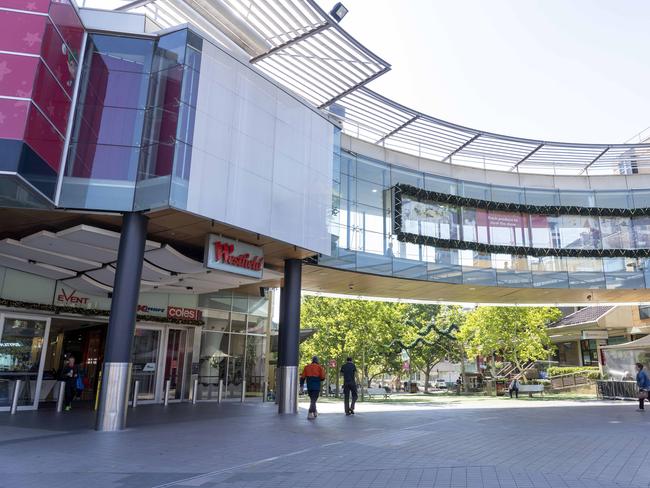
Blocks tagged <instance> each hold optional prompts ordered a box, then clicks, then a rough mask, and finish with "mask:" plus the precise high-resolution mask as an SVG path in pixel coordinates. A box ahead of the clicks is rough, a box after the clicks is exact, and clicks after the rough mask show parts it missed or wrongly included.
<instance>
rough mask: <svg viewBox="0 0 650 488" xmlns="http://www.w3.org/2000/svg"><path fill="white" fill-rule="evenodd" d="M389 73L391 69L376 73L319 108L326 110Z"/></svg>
mask: <svg viewBox="0 0 650 488" xmlns="http://www.w3.org/2000/svg"><path fill="white" fill-rule="evenodd" d="M388 71H390V67H387V68H384V69H382V70H381V71H377V72H376V73H375V74H374V75H372V76H371V77H369V78H366V79H365V80H361V81H360V82H359V83H357V84H356V85H354V86H351V87H350V88H348V89H347V90H345V91H344V92H341V93H339V94H338V95H336V96H335V97H333V98H330V99H329V100H328V101H326V102H325V103H322V104H320V105H319V106H318V108H319V109H324V108H327V107H329V106H330V105H332V104H333V103H336V102H338V101H339V100H340V99H341V98H343V97H344V96H346V95H349V94H350V93H352V92H353V91H355V90H358V89H359V88H361V87H362V86H364V85H367V84H368V83H370V82H371V81H372V80H374V79H376V78H379V77H380V76H381V75H383V74H384V73H387V72H388Z"/></svg>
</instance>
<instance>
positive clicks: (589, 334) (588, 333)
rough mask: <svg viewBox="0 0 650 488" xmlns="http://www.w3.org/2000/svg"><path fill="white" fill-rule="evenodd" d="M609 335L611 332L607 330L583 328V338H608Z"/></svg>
mask: <svg viewBox="0 0 650 488" xmlns="http://www.w3.org/2000/svg"><path fill="white" fill-rule="evenodd" d="M608 337H609V334H608V333H607V331H606V330H583V331H582V339H583V340H588V339H607V338H608Z"/></svg>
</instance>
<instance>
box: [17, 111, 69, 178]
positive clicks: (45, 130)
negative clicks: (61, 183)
mask: <svg viewBox="0 0 650 488" xmlns="http://www.w3.org/2000/svg"><path fill="white" fill-rule="evenodd" d="M24 140H25V142H26V143H27V144H29V146H30V147H31V148H32V149H33V150H34V151H35V152H36V154H38V155H39V156H40V157H41V158H43V160H44V161H45V162H46V163H47V164H48V166H50V168H52V169H53V170H54V171H56V172H58V171H59V167H60V166H61V154H62V153H63V138H62V137H61V136H60V135H59V133H58V132H57V131H56V130H54V127H52V124H50V122H48V120H47V119H46V118H45V117H43V114H41V112H40V111H39V110H38V109H37V108H36V107H35V106H34V105H32V106H31V107H30V109H29V115H28V117H27V124H26V127H25V138H24Z"/></svg>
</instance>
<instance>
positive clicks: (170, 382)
mask: <svg viewBox="0 0 650 488" xmlns="http://www.w3.org/2000/svg"><path fill="white" fill-rule="evenodd" d="M171 387H172V380H167V381H165V406H167V405H169V390H170V389H171Z"/></svg>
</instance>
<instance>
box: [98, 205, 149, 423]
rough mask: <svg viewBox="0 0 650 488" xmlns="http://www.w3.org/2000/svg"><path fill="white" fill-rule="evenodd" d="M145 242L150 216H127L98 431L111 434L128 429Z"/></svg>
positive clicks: (121, 241) (120, 254)
mask: <svg viewBox="0 0 650 488" xmlns="http://www.w3.org/2000/svg"><path fill="white" fill-rule="evenodd" d="M146 240H147V217H146V216H145V215H143V214H141V213H135V212H129V213H125V214H124V216H123V218H122V235H121V236H120V247H119V250H118V252H117V270H116V272H115V283H114V285H113V300H112V302H111V316H110V319H109V321H108V334H107V337H106V348H105V351H104V370H103V374H102V386H101V391H100V393H99V408H98V410H97V422H96V424H95V429H96V430H100V431H108V432H112V431H117V430H122V429H124V428H125V426H126V412H127V403H128V399H129V384H130V376H131V346H132V343H133V333H134V331H135V318H136V312H137V307H138V297H139V295H140V278H141V276H142V261H143V259H144V248H145V242H146Z"/></svg>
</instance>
